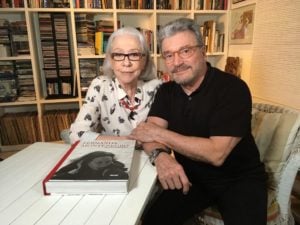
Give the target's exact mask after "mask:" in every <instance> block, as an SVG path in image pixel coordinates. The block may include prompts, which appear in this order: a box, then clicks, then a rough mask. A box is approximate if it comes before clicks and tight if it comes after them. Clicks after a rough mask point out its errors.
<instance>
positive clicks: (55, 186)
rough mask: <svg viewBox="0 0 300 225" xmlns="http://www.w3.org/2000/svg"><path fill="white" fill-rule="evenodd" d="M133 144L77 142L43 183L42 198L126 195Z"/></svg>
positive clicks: (115, 141) (132, 141)
mask: <svg viewBox="0 0 300 225" xmlns="http://www.w3.org/2000/svg"><path fill="white" fill-rule="evenodd" d="M134 149H135V141H134V140H102V141H100V140H94V141H78V142H76V143H75V144H73V145H72V146H71V148H70V149H69V150H68V151H67V152H66V153H65V154H64V156H63V157H62V158H61V159H60V160H59V161H58V163H57V164H56V165H55V166H54V168H53V169H52V170H51V171H50V172H49V174H48V175H47V176H46V178H45V179H44V180H43V188H44V194H45V195H49V194H106V193H110V194H112V193H128V191H129V190H128V185H129V179H130V168H131V164H132V158H133V154H134Z"/></svg>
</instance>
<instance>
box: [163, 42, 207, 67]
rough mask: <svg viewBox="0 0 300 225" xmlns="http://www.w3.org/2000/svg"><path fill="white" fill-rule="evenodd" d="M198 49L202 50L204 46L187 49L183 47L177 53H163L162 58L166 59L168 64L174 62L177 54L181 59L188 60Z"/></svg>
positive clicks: (188, 47)
mask: <svg viewBox="0 0 300 225" xmlns="http://www.w3.org/2000/svg"><path fill="white" fill-rule="evenodd" d="M196 48H202V46H200V45H194V46H187V47H183V48H181V49H179V50H178V51H175V52H163V53H162V57H163V58H164V59H165V61H166V62H167V63H171V62H173V61H174V58H175V54H176V53H177V54H178V56H179V57H180V58H182V59H187V58H189V57H191V56H192V55H193V54H194V52H195V50H196Z"/></svg>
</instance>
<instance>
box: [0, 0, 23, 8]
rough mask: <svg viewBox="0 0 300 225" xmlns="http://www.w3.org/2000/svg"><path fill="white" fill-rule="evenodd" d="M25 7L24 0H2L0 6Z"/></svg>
mask: <svg viewBox="0 0 300 225" xmlns="http://www.w3.org/2000/svg"><path fill="white" fill-rule="evenodd" d="M21 7H24V0H1V1H0V8H21Z"/></svg>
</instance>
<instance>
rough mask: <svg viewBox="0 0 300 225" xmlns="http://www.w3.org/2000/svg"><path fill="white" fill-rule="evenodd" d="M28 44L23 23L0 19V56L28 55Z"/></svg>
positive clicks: (24, 23) (25, 27)
mask: <svg viewBox="0 0 300 225" xmlns="http://www.w3.org/2000/svg"><path fill="white" fill-rule="evenodd" d="M29 53H30V51H29V42H28V34H27V26H26V22H25V21H11V22H10V21H8V20H6V19H1V18H0V56H1V57H7V56H18V55H29Z"/></svg>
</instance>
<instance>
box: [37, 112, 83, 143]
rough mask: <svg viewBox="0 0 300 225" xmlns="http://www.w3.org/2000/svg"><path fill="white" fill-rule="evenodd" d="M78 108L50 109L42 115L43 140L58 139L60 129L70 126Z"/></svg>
mask: <svg viewBox="0 0 300 225" xmlns="http://www.w3.org/2000/svg"><path fill="white" fill-rule="evenodd" d="M77 112H78V110H73V109H72V110H50V111H47V112H45V114H44V115H43V118H42V120H43V131H44V137H45V141H58V140H60V139H61V138H60V133H61V131H62V130H65V129H68V128H70V125H71V124H72V123H73V122H74V121H75V119H76V116H77Z"/></svg>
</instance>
